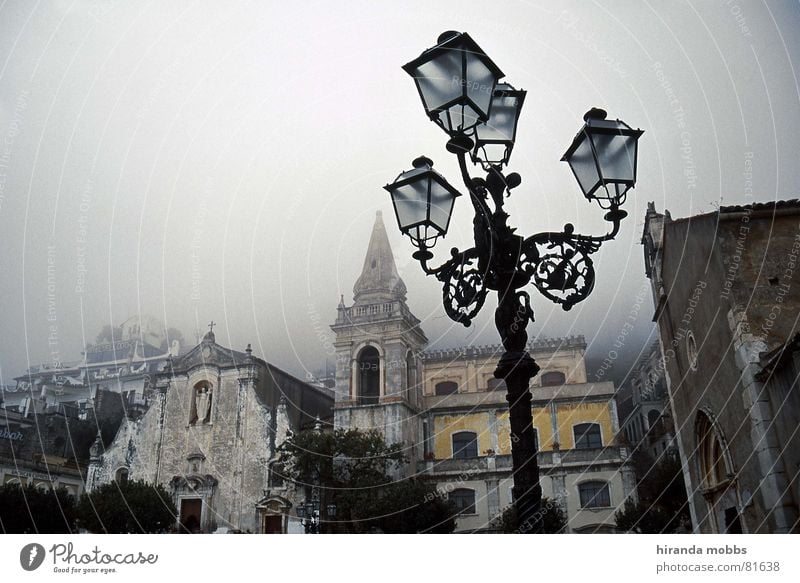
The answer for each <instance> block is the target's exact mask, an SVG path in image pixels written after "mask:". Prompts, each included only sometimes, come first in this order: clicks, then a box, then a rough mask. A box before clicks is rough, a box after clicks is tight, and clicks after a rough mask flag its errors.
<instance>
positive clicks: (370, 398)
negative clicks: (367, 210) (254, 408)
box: [331, 211, 428, 467]
mask: <svg viewBox="0 0 800 583" xmlns="http://www.w3.org/2000/svg"><path fill="white" fill-rule="evenodd" d="M331 329H332V330H333V331H334V333H335V334H336V341H335V343H334V346H335V347H336V387H335V391H336V402H335V409H334V425H335V426H336V427H337V428H345V429H346V428H356V429H361V430H370V429H377V430H379V431H381V432H382V433H383V435H384V438H385V439H386V442H387V443H403V444H405V446H406V451H405V453H406V455H407V456H408V457H409V459H410V460H411V462H412V467H414V465H413V464H414V462H416V460H417V459H418V458H420V457H421V455H422V449H421V448H422V446H421V444H422V424H421V421H420V416H419V412H420V409H421V407H422V360H421V355H422V349H423V348H424V347H425V345H426V344H427V342H428V339H427V338H426V337H425V333H424V332H423V331H422V329H421V328H420V321H419V320H418V319H417V318H416V317H415V316H414V315H413V314H412V313H411V311H410V310H409V309H408V305H406V286H405V283H403V280H402V279H401V278H400V275H399V274H398V273H397V266H396V265H395V262H394V256H393V255H392V249H391V247H390V246H389V238H388V236H387V235H386V228H385V227H384V225H383V218H382V216H381V212H380V211H378V212H377V215H376V217H375V225H374V226H373V228H372V235H371V237H370V240H369V246H368V248H367V255H366V257H365V258H364V267H363V268H362V270H361V275H360V276H359V278H358V279H357V280H356V283H355V285H354V286H353V304H352V305H351V306H347V305H345V302H344V297H342V299H341V301H340V302H339V307H338V314H337V317H336V323H334V324H333V325H332V326H331Z"/></svg>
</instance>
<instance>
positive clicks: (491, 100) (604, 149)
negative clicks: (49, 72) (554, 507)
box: [385, 31, 643, 533]
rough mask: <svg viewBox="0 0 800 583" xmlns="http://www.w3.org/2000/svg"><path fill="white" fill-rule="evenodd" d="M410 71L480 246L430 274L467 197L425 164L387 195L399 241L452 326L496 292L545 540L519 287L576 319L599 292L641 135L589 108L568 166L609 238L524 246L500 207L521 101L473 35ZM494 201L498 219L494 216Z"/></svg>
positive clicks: (518, 484) (533, 515)
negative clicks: (408, 247)
mask: <svg viewBox="0 0 800 583" xmlns="http://www.w3.org/2000/svg"><path fill="white" fill-rule="evenodd" d="M403 69H404V70H405V71H406V72H408V73H409V74H410V75H411V76H412V77H414V81H415V82H416V84H417V89H418V91H419V94H420V97H421V98H422V103H423V106H424V107H425V112H426V113H427V114H428V116H429V117H430V119H431V120H432V121H434V122H435V123H436V124H437V125H438V126H439V127H441V128H442V129H443V130H444V131H445V132H446V133H447V134H448V136H449V137H450V139H449V141H448V142H447V150H448V151H450V152H451V153H453V154H455V155H456V156H457V157H458V162H459V167H460V169H461V177H462V179H463V182H464V187H465V188H466V189H467V192H468V193H469V199H470V202H471V203H472V206H473V209H474V212H475V217H474V219H473V228H474V242H475V245H474V247H472V248H471V249H467V250H466V251H460V250H459V249H457V248H455V247H454V248H452V249H451V250H450V259H449V260H448V261H446V262H445V263H443V264H442V265H440V266H438V267H431V266H430V265H429V261H431V259H433V253H431V251H430V249H431V248H432V247H433V246H434V245H435V243H436V241H437V239H438V238H439V237H440V236H444V235H445V234H446V233H447V228H448V226H449V222H450V215H451V213H452V210H453V206H454V203H455V199H456V197H458V196H460V193H459V192H458V191H457V190H456V189H455V188H454V187H452V186H451V185H450V184H449V183H448V182H447V181H446V180H445V179H444V177H442V176H441V175H440V174H439V173H438V172H436V171H435V170H434V169H433V162H431V160H429V159H428V158H425V157H420V158H417V159H416V160H414V162H413V163H412V165H413V169H412V170H409V171H407V172H403V173H401V174H400V176H398V177H397V179H396V180H395V181H394V182H393V183H392V184H389V185H387V186H385V189H386V190H388V191H389V193H390V195H391V198H392V203H393V204H394V209H395V214H396V216H397V224H398V226H399V227H400V230H401V232H403V233H404V234H406V235H408V236H409V237H410V238H411V242H412V243H413V244H414V245H415V246H416V247H417V248H418V249H417V251H416V252H415V253H414V254H413V257H414V258H415V259H417V260H418V261H419V262H420V265H421V266H422V269H423V270H424V271H425V273H426V274H428V275H433V276H434V277H436V278H437V279H438V280H439V281H441V282H442V283H443V296H444V308H445V311H446V312H447V315H448V316H449V317H450V318H451V319H453V320H454V321H456V322H460V323H462V324H463V325H464V326H469V325H470V324H471V322H472V319H473V318H474V317H475V315H476V314H477V313H478V312H479V311H480V309H481V307H482V306H483V304H484V301H485V300H486V295H487V294H488V293H489V291H490V290H491V291H495V292H497V298H498V306H497V309H496V310H495V324H496V326H497V330H498V332H499V333H500V338H501V340H502V343H503V348H504V349H505V352H504V353H503V355H502V357H501V358H500V362H499V364H498V365H497V369H496V370H495V372H494V376H495V377H496V378H499V379H503V380H505V383H506V386H507V389H508V395H507V397H506V398H507V400H508V403H509V417H510V423H511V442H512V445H511V453H512V460H513V471H514V487H513V494H514V504H515V506H516V509H517V520H518V528H519V531H520V532H529V533H536V532H540V531H541V513H540V507H541V495H542V491H541V487H540V485H539V468H538V465H537V461H536V449H535V445H534V435H533V418H532V414H531V393H530V390H529V384H530V380H531V379H532V378H533V377H534V376H535V375H536V373H537V372H538V370H539V367H538V366H537V365H536V363H535V362H534V360H533V358H531V356H530V355H529V354H528V352H527V349H526V347H527V341H528V335H527V332H526V328H527V325H528V323H530V322H533V319H534V318H533V310H532V309H531V306H530V296H529V295H528V293H527V292H525V291H520V289H521V288H523V287H524V286H526V285H527V284H528V283H532V284H533V286H534V287H536V288H537V289H538V290H539V291H540V292H541V293H542V294H543V295H544V296H545V297H546V298H548V299H549V300H551V301H553V302H555V303H557V304H560V305H561V306H562V307H563V309H564V310H569V309H571V308H572V306H574V305H575V304H577V303H578V302H580V301H582V300H584V299H586V297H587V296H588V295H589V294H590V293H591V291H592V288H593V287H594V267H593V265H592V259H591V257H590V256H591V254H592V253H595V252H596V251H597V250H598V249H599V248H600V245H601V244H602V243H603V242H604V241H608V240H610V239H613V238H614V237H615V236H616V235H617V233H618V232H619V227H620V221H621V220H622V219H623V218H625V216H626V215H627V213H626V212H625V211H624V210H622V208H621V206H622V204H623V203H624V202H625V198H626V193H627V191H628V190H629V189H630V188H633V186H634V185H635V183H636V158H637V141H638V139H639V137H640V136H641V135H642V133H643V132H642V131H641V130H638V129H637V130H634V129H632V128H631V127H630V126H628V125H627V124H625V123H623V122H621V121H619V120H613V121H612V120H607V119H606V112H605V111H603V110H601V109H592V110H590V111H589V112H588V113H587V114H586V115H585V116H584V121H585V124H584V126H583V127H582V128H581V130H580V131H579V132H578V134H577V135H576V136H575V139H574V140H573V142H572V145H571V146H570V147H569V149H568V150H567V152H566V153H565V154H564V157H563V158H562V160H564V161H566V162H567V163H568V164H569V165H570V167H571V168H572V171H573V173H574V174H575V177H576V179H577V180H578V184H579V186H580V187H581V190H582V191H583V194H584V196H585V197H586V198H587V199H588V200H589V201H596V202H597V203H598V204H599V205H600V207H601V208H603V209H605V210H606V211H607V212H606V214H605V217H604V218H605V220H606V221H608V222H609V223H611V227H610V230H609V232H608V233H607V234H606V235H603V236H587V235H578V234H575V232H574V227H573V226H572V225H571V224H566V225H565V226H564V230H563V231H562V232H547V233H539V234H537V235H533V236H531V237H528V238H523V237H522V236H520V235H517V234H516V233H515V231H516V229H514V228H512V227H510V226H509V225H508V224H507V220H508V218H509V215H508V214H507V213H506V212H505V211H504V210H503V202H504V199H505V197H507V196H510V195H511V190H512V189H514V188H516V187H517V186H519V185H520V183H521V182H522V179H521V178H520V176H519V174H517V173H510V174H505V173H504V172H503V168H504V167H505V166H506V165H507V164H508V160H509V158H510V156H511V150H512V148H513V147H514V140H515V137H516V128H517V120H518V119H519V115H520V111H521V108H522V105H523V103H524V100H525V91H522V90H516V89H514V88H513V87H512V86H511V85H509V84H508V83H500V82H499V80H500V79H501V78H502V77H503V73H502V72H501V71H500V69H499V68H498V67H497V66H496V65H495V64H494V63H493V62H492V61H491V60H490V59H489V58H488V57H487V56H486V55H485V54H484V52H483V51H482V50H481V49H480V47H479V46H478V45H477V44H476V43H475V41H474V40H472V38H470V36H469V35H468V34H466V33H457V32H452V31H450V32H445V33H444V34H442V35H441V36H440V37H439V40H438V43H437V45H436V46H435V47H433V48H431V49H428V50H426V51H425V52H423V53H422V55H420V56H419V57H418V58H417V59H414V60H413V61H411V62H410V63H408V64H406V65H405V66H404V67H403ZM468 157H469V159H470V160H471V161H472V163H473V164H476V165H480V167H481V168H482V169H483V171H484V172H485V173H486V175H485V177H484V178H481V177H474V178H473V177H472V176H470V174H469V168H468V166H467V160H468ZM490 200H491V203H492V206H493V208H490V206H489V201H490Z"/></svg>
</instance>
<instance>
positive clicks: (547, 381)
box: [542, 371, 567, 387]
mask: <svg viewBox="0 0 800 583" xmlns="http://www.w3.org/2000/svg"><path fill="white" fill-rule="evenodd" d="M566 382H567V377H566V375H565V374H564V373H563V372H559V371H550V372H546V373H544V374H543V375H542V386H543V387H553V386H556V385H563V384H564V383H566Z"/></svg>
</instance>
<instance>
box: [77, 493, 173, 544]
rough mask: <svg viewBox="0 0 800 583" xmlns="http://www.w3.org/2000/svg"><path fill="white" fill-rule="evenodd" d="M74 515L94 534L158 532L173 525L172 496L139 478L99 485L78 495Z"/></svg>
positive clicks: (165, 530)
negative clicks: (89, 491) (75, 513)
mask: <svg viewBox="0 0 800 583" xmlns="http://www.w3.org/2000/svg"><path fill="white" fill-rule="evenodd" d="M76 511H77V518H78V520H79V524H80V526H81V527H82V528H85V529H87V530H89V531H91V532H94V533H109V534H124V533H161V532H168V531H169V530H170V529H172V528H173V527H174V525H175V521H176V516H177V510H176V509H175V504H173V502H172V496H170V494H169V493H168V492H167V491H166V489H164V487H163V486H162V485H160V484H157V485H153V484H150V483H147V482H143V481H129V482H123V483H117V482H111V483H109V484H103V485H102V486H100V487H99V488H97V489H96V490H94V491H93V492H91V493H90V494H84V495H83V496H81V499H80V502H78V506H77V509H76Z"/></svg>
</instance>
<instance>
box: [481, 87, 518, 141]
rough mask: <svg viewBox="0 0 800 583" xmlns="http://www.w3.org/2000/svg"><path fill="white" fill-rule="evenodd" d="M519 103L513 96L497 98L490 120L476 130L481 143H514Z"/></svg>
mask: <svg viewBox="0 0 800 583" xmlns="http://www.w3.org/2000/svg"><path fill="white" fill-rule="evenodd" d="M517 101H518V99H517V98H516V97H513V96H504V97H495V98H494V101H493V102H492V113H491V115H490V116H489V120H488V121H487V122H486V123H484V124H481V125H479V126H478V127H477V128H475V132H476V136H477V138H478V140H479V141H491V142H497V141H508V142H510V141H512V140H513V139H514V128H515V127H516V125H517Z"/></svg>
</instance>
